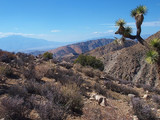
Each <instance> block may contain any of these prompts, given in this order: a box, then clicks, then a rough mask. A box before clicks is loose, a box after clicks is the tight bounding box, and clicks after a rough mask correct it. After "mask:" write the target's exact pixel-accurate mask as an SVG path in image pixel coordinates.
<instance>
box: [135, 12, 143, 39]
mask: <svg viewBox="0 0 160 120" xmlns="http://www.w3.org/2000/svg"><path fill="white" fill-rule="evenodd" d="M135 20H136V27H137V36H140V34H141V25H142V23H143V20H144V16H143V14H137V15H136V16H135Z"/></svg>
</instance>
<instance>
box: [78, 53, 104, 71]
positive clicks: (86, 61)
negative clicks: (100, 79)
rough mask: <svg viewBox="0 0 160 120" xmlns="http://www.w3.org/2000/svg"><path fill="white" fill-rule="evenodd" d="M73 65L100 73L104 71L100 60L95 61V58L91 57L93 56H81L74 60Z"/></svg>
mask: <svg viewBox="0 0 160 120" xmlns="http://www.w3.org/2000/svg"><path fill="white" fill-rule="evenodd" d="M75 63H80V64H81V65H82V66H91V67H93V68H95V69H99V70H101V71H102V70H103V69H104V65H103V63H102V62H101V61H100V60H98V59H96V57H93V56H88V55H83V54H81V55H79V56H78V58H77V59H76V60H75Z"/></svg>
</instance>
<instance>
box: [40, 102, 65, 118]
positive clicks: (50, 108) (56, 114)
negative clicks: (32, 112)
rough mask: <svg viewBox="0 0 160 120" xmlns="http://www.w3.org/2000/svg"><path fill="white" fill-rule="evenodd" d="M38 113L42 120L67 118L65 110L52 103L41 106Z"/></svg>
mask: <svg viewBox="0 0 160 120" xmlns="http://www.w3.org/2000/svg"><path fill="white" fill-rule="evenodd" d="M37 112H38V113H39V116H40V119H41V120H64V119H65V118H66V115H65V111H64V109H62V107H61V106H60V105H56V104H54V103H52V102H47V103H46V104H40V105H39V107H38V109H37Z"/></svg>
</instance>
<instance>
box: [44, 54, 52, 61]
mask: <svg viewBox="0 0 160 120" xmlns="http://www.w3.org/2000/svg"><path fill="white" fill-rule="evenodd" d="M43 59H44V60H49V59H53V54H52V53H50V52H45V53H44V54H43Z"/></svg>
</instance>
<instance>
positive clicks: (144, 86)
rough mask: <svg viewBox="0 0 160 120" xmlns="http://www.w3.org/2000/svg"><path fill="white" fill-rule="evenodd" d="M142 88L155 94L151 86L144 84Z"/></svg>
mask: <svg viewBox="0 0 160 120" xmlns="http://www.w3.org/2000/svg"><path fill="white" fill-rule="evenodd" d="M141 86H142V88H143V89H144V90H145V91H147V90H148V91H149V92H153V87H152V86H151V85H145V84H143V85H141Z"/></svg>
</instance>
